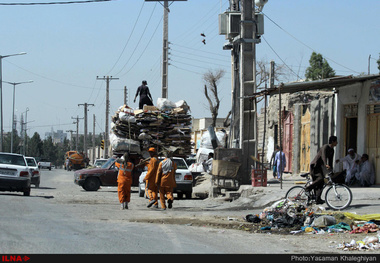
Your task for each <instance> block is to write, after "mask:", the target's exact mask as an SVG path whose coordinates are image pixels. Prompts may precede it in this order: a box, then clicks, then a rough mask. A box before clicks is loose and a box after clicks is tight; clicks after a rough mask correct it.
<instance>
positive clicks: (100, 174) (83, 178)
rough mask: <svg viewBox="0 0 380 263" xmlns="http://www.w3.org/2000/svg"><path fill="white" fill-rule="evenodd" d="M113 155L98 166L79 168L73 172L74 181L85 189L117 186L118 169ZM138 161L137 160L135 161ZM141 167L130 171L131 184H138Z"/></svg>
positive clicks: (94, 189) (95, 189) (91, 189)
mask: <svg viewBox="0 0 380 263" xmlns="http://www.w3.org/2000/svg"><path fill="white" fill-rule="evenodd" d="M115 161H116V158H115V157H111V158H109V159H108V160H107V162H106V163H105V164H103V166H102V167H100V168H92V169H81V170H77V171H75V173H74V183H75V184H77V185H79V186H82V187H83V189H84V190H86V191H97V190H98V189H99V187H100V186H117V175H118V173H119V170H118V169H117V168H116V166H115ZM137 163H138V162H137ZM141 171H142V169H141V168H135V169H133V172H132V180H133V181H132V186H138V182H139V176H140V174H141Z"/></svg>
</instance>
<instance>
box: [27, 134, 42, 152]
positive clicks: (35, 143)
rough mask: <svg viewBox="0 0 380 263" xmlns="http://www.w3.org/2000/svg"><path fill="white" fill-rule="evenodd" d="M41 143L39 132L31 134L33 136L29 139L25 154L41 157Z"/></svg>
mask: <svg viewBox="0 0 380 263" xmlns="http://www.w3.org/2000/svg"><path fill="white" fill-rule="evenodd" d="M42 145H43V142H42V140H41V137H40V134H39V133H37V132H35V133H34V134H33V137H32V138H30V140H29V143H28V150H27V153H28V154H27V155H29V156H33V157H41V156H42V153H43V150H42Z"/></svg>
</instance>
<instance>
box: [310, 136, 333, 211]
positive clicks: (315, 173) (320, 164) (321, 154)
mask: <svg viewBox="0 0 380 263" xmlns="http://www.w3.org/2000/svg"><path fill="white" fill-rule="evenodd" d="M337 144H338V138H337V137H336V136H330V138H329V143H328V144H325V145H323V146H322V147H321V148H320V149H319V151H318V153H317V155H316V156H315V157H314V160H313V161H312V162H311V163H310V174H311V177H312V178H313V182H312V183H311V184H310V185H309V186H307V187H306V194H307V195H308V196H310V195H311V194H310V191H311V190H313V189H315V195H316V203H317V204H323V203H324V201H323V200H322V199H321V195H322V190H323V185H324V177H325V175H326V174H327V173H329V172H330V171H332V169H333V157H334V147H335V146H336V145H337Z"/></svg>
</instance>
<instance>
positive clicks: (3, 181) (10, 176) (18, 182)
mask: <svg viewBox="0 0 380 263" xmlns="http://www.w3.org/2000/svg"><path fill="white" fill-rule="evenodd" d="M30 183H31V171H30V168H29V167H28V165H27V163H26V160H25V157H24V156H23V155H21V154H14V153H0V190H1V191H11V192H12V191H15V192H23V193H24V195H25V196H29V195H30Z"/></svg>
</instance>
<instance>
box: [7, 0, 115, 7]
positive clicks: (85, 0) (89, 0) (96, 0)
mask: <svg viewBox="0 0 380 263" xmlns="http://www.w3.org/2000/svg"><path fill="white" fill-rule="evenodd" d="M111 1H114V0H83V1H65V2H47V3H44V2H39V3H0V5H4V6H7V5H8V6H17V5H18V6H20V5H70V4H90V3H101V2H111Z"/></svg>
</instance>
